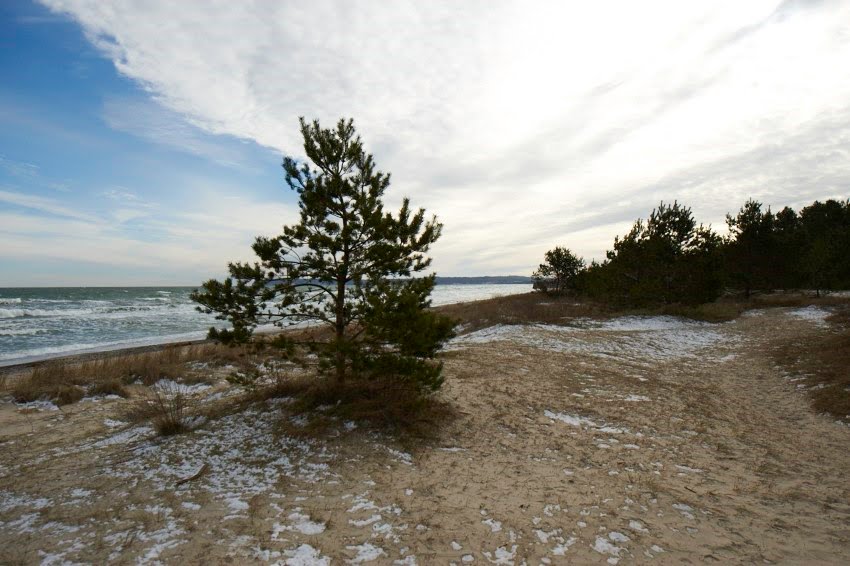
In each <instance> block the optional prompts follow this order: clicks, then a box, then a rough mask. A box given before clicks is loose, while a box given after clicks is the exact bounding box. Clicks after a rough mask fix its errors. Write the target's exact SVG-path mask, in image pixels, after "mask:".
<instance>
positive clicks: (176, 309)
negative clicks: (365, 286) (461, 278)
mask: <svg viewBox="0 0 850 566" xmlns="http://www.w3.org/2000/svg"><path fill="white" fill-rule="evenodd" d="M193 289H194V287H73V288H72V287H63V288H0V366H4V365H13V364H17V363H23V362H29V361H35V360H41V359H48V358H52V357H58V356H63V355H70V354H79V353H87V352H98V351H106V350H114V349H120V348H129V347H134V346H147V345H154V344H167V343H171V342H182V341H187V340H197V339H201V338H204V337H205V336H206V333H207V330H208V329H209V327H210V326H214V325H215V326H219V327H223V326H225V324H226V323H225V322H223V321H219V320H216V319H215V317H214V316H213V315H207V314H204V313H200V312H198V311H197V310H196V308H195V307H196V306H197V305H196V304H195V303H193V302H192V301H191V300H190V299H189V294H190V293H191V292H192V290H193ZM529 291H531V285H530V284H438V285H437V286H436V287H435V288H434V291H433V293H432V295H431V299H432V304H433V305H434V306H439V305H446V304H452V303H461V302H465V301H474V300H479V299H488V298H491V297H496V296H499V295H511V294H516V293H526V292H529Z"/></svg>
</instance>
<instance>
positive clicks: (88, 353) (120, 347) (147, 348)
mask: <svg viewBox="0 0 850 566" xmlns="http://www.w3.org/2000/svg"><path fill="white" fill-rule="evenodd" d="M520 294H522V293H520ZM498 298H499V297H490V298H487V299H477V300H473V301H462V302H459V303H447V304H444V305H438V306H435V307H431V308H433V309H435V310H441V309H443V308H445V307H463V306H468V305H472V304H474V303H480V302H483V301H492V300H493V299H498ZM294 330H297V327H296V326H293V327H288V328H258V329H257V330H255V332H254V334H255V335H257V334H263V335H268V334H277V333H280V332H288V331H294ZM151 340H155V338H152V339H151ZM214 343H216V341H215V340H210V339H209V338H196V339H188V340H187V339H179V340H175V341H165V342H155V343H151V344H137V345H131V344H130V345H126V344H114V345H111V346H110V345H105V346H103V347H100V348H98V347H95V348H86V349H82V350H72V351H69V352H56V353H54V354H43V355H40V356H30V357H27V358H13V359H11V360H8V361H6V360H0V376H8V375H13V374H16V373H19V372H22V371H27V370H31V369H34V368H37V367H40V366H44V365H47V364H50V363H54V362H62V363H66V364H81V363H85V362H91V361H95V360H101V359H109V358H116V357H121V356H134V355H138V354H148V353H151V352H159V351H162V350H165V349H168V348H185V347H189V346H199V345H202V344H214Z"/></svg>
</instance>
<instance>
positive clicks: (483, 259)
mask: <svg viewBox="0 0 850 566" xmlns="http://www.w3.org/2000/svg"><path fill="white" fill-rule="evenodd" d="M44 3H45V4H46V5H47V6H49V7H50V8H51V9H52V10H53V11H54V12H55V13H62V14H67V15H69V16H70V17H72V18H73V19H74V20H76V21H77V22H79V24H80V25H81V26H82V28H83V30H84V31H85V33H86V34H87V37H88V38H89V39H90V41H91V42H92V43H93V44H94V45H96V46H97V47H98V48H99V49H100V50H101V52H102V53H103V54H104V55H105V56H107V57H109V58H110V59H111V60H112V61H113V62H114V64H115V67H116V69H117V70H118V71H119V72H120V73H122V74H123V75H125V76H127V77H129V78H131V79H133V80H134V81H137V82H138V84H140V85H141V86H142V87H143V88H144V89H145V90H146V91H147V92H148V93H149V94H150V96H151V97H152V99H153V100H155V104H154V103H142V105H141V108H142V109H141V110H140V111H139V112H138V115H136V113H135V112H134V108H135V107H133V106H132V105H131V107H130V109H129V111H128V106H127V104H128V103H127V101H126V100H122V101H119V102H117V103H116V107H115V108H112V109H110V107H109V104H108V105H107V108H106V111H105V115H106V116H107V119H108V120H111V122H110V123H111V124H112V125H113V127H116V128H118V129H124V130H125V131H131V132H133V133H136V134H137V135H142V136H147V137H149V138H150V139H156V140H159V141H160V142H161V143H165V144H170V145H171V146H173V147H179V148H181V149H182V150H184V151H190V152H194V153H197V154H199V155H200V154H203V155H206V156H207V157H210V156H214V155H215V152H216V151H217V150H216V147H215V145H214V144H213V145H212V146H210V145H208V142H209V140H208V139H207V138H205V137H203V136H201V135H198V134H197V131H199V130H200V131H204V132H207V133H212V134H226V135H229V136H234V137H236V138H240V139H245V140H251V141H253V142H256V143H257V144H260V145H262V146H265V147H268V148H271V149H273V150H276V151H279V152H283V153H287V154H296V155H297V154H298V153H299V152H300V140H299V138H298V131H297V127H296V124H297V123H296V119H297V117H298V116H299V115H304V116H306V117H308V118H311V117H318V118H320V119H321V120H322V121H323V123H325V124H328V123H330V122H331V121H333V120H335V119H336V118H338V117H339V116H353V117H354V118H355V119H356V122H357V126H358V129H359V130H360V131H361V133H362V134H363V136H364V139H365V141H366V144H367V147H368V148H370V149H371V150H372V151H373V152H374V153H375V156H376V160H377V162H378V164H379V165H380V166H381V168H383V169H385V170H389V171H392V172H393V179H394V185H393V187H392V188H391V189H390V193H389V194H388V199H389V200H390V201H391V202H393V203H398V202H399V201H400V198H401V196H402V195H410V196H411V197H412V199H413V202H414V204H418V205H423V206H425V207H427V208H428V210H429V211H434V212H437V213H438V214H439V215H440V217H441V219H442V220H443V222H444V223H445V226H446V227H445V231H444V238H443V240H441V241H440V242H438V244H437V246H436V247H435V248H434V256H435V257H436V261H435V267H436V268H437V269H438V270H440V271H442V272H443V273H445V274H473V273H483V272H487V273H499V272H501V273H505V272H507V271H510V270H514V269H517V270H522V271H530V270H531V269H532V268H533V267H534V265H535V264H536V263H538V262H539V259H540V257H542V254H543V252H544V251H545V250H546V249H548V248H551V247H553V246H554V245H556V244H562V245H567V246H570V247H573V248H574V249H576V251H578V253H580V254H582V255H584V256H586V257H596V258H601V257H602V254H603V251H604V249H606V248H607V247H608V246H610V243H611V240H612V239H613V236H614V235H615V234H616V233H618V232H617V231H615V230H622V229H623V227H627V226H628V224H629V223H630V221H631V220H633V219H635V218H637V217H638V216H646V215H647V214H648V213H649V210H650V209H651V208H652V206H654V205H656V204H657V201H658V200H661V199H662V198H663V199H664V200H667V201H672V200H673V199H679V200H680V201H684V202H685V203H686V204H689V205H691V206H692V207H693V208H694V211H695V212H696V213H697V216H698V217H699V218H700V219H701V220H705V221H709V222H713V223H715V224H718V223H722V217H723V213H725V212H727V211H729V210H730V209H734V208H737V207H738V206H740V205H741V204H742V203H743V200H744V199H745V198H746V197H747V196H750V195H752V196H755V197H757V198H761V199H762V200H765V201H767V202H771V203H775V204H776V205H777V206H778V205H779V204H784V203H797V202H801V200H803V199H813V198H818V197H824V196H827V195H833V194H835V193H836V192H839V193H840V191H841V190H844V191H845V192H846V188H844V187H847V186H848V181H850V165H848V163H850V162H848V160H847V159H846V158H844V156H845V154H844V153H843V152H845V151H846V150H845V149H844V148H846V147H847V141H848V139H847V138H848V133H850V121H848V120H847V116H848V115H850V75H848V74H847V73H842V72H838V71H836V70H837V69H843V68H844V67H846V62H847V61H848V60H850V36H848V35H847V33H846V22H847V21H850V3H847V2H829V1H824V2H779V1H777V0H753V1H750V2H739V1H723V2H710V3H704V4H701V5H694V4H693V3H682V2H676V1H654V2H640V3H622V2H595V3H584V4H577V3H565V2H539V3H534V4H533V5H528V4H526V3H520V2H492V1H478V2H476V1H472V2H464V3H462V4H458V3H456V2H361V3H357V5H356V6H354V5H352V4H350V3H345V2H340V3H331V2H321V1H319V2H310V3H294V4H282V3H269V2H262V1H254V2H239V3H229V4H227V6H226V9H224V8H223V9H209V7H208V6H207V5H205V4H202V3H192V2H184V3H181V4H180V5H179V7H177V8H175V5H174V3H173V2H166V1H164V0H160V1H155V0H151V1H149V2H145V3H144V6H141V5H139V4H138V3H135V2H131V1H124V2H121V1H119V2H109V3H105V2H99V1H96V0H45V2H44ZM160 107H162V108H166V109H167V112H165V111H162V112H165V113H164V114H162V115H163V116H165V118H162V119H160V118H159V117H157V116H158V115H157V112H160ZM170 117H175V119H174V120H173V122H174V125H172V124H171V123H170V122H171V121H172V120H171V118H170ZM187 124H189V125H187ZM171 140H175V141H171ZM701 214H703V215H704V216H700V215H701ZM210 222H212V220H211V219H210ZM234 228H235V226H234ZM620 233H621V232H620Z"/></svg>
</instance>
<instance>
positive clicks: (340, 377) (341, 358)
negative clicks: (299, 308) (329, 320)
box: [335, 278, 345, 383]
mask: <svg viewBox="0 0 850 566" xmlns="http://www.w3.org/2000/svg"><path fill="white" fill-rule="evenodd" d="M335 330H336V382H337V383H344V382H345V351H344V350H343V349H342V347H343V342H344V340H345V280H344V279H342V278H338V279H337V281H336V329H335Z"/></svg>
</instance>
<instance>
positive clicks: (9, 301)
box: [0, 297, 21, 305]
mask: <svg viewBox="0 0 850 566" xmlns="http://www.w3.org/2000/svg"><path fill="white" fill-rule="evenodd" d="M19 304H21V299H20V297H10V298H4V297H0V305H19Z"/></svg>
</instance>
